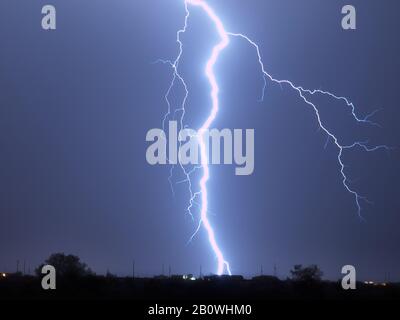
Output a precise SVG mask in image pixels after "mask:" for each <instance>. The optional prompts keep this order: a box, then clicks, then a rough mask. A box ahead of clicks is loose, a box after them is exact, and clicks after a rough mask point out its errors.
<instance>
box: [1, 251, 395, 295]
mask: <svg viewBox="0 0 400 320" xmlns="http://www.w3.org/2000/svg"><path fill="white" fill-rule="evenodd" d="M45 264H50V265H52V266H54V267H55V269H56V274H57V277H56V290H43V288H42V285H41V281H42V277H43V275H42V273H41V268H42V266H43V265H45ZM322 275H323V273H322V271H321V270H320V269H319V268H318V266H316V265H310V266H307V267H303V266H301V265H296V266H294V268H293V269H292V270H291V277H290V278H287V279H286V280H280V279H278V278H276V277H274V276H264V275H260V276H257V277H254V278H252V279H244V278H243V277H242V276H221V277H219V276H214V275H210V276H203V277H201V278H198V279H195V278H193V277H192V276H191V275H171V276H168V277H167V276H163V275H161V276H156V277H153V278H138V277H135V278H133V277H117V276H114V275H112V274H110V273H107V275H105V276H99V275H96V274H95V273H94V272H92V271H91V270H90V268H89V267H88V266H87V265H86V264H84V263H82V262H81V261H80V259H79V258H78V257H76V256H72V255H64V254H62V253H58V254H53V255H51V256H50V257H49V258H48V259H47V260H46V261H45V262H44V264H42V265H40V266H39V267H38V268H37V269H36V275H35V276H26V275H25V276H24V275H22V274H21V273H19V274H7V275H6V276H4V277H1V279H0V299H137V300H154V299H158V300H180V301H182V300H195V299H208V300H210V299H212V300H214V299H215V300H221V299H222V300H223V299H238V300H239V299H241V300H243V299H246V300H254V299H255V300H286V299H289V300H293V299H296V300H298V299H306V300H307V299H318V300H332V299H333V300H365V299H368V300H369V299H379V300H389V299H400V284H395V283H385V284H365V283H361V282H358V283H357V288H356V290H343V288H342V286H341V283H340V281H337V282H333V281H324V280H322Z"/></svg>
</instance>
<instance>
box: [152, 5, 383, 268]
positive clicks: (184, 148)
mask: <svg viewBox="0 0 400 320" xmlns="http://www.w3.org/2000/svg"><path fill="white" fill-rule="evenodd" d="M181 1H182V2H183V4H184V9H185V13H186V14H185V17H184V24H183V27H182V28H181V29H180V30H178V31H177V33H176V42H177V45H178V49H179V51H178V54H177V56H176V58H175V59H174V60H159V62H162V63H164V64H166V65H168V66H169V67H170V68H171V73H172V80H171V82H170V85H169V87H168V90H167V92H166V93H165V95H164V97H165V100H166V102H167V106H168V110H167V113H166V114H165V115H164V119H163V122H162V124H163V129H164V128H165V123H166V121H167V120H176V119H175V116H176V115H178V114H180V118H179V119H178V122H177V123H175V124H174V123H173V124H172V126H173V127H172V128H171V127H170V130H169V135H171V132H172V134H173V136H172V137H171V136H170V137H169V139H167V137H166V134H165V132H164V130H161V129H158V130H154V131H150V132H149V134H148V135H147V140H148V141H153V142H154V143H153V144H152V145H151V146H150V147H149V148H148V150H147V154H146V155H147V157H148V161H149V163H152V164H157V163H158V164H171V169H170V176H169V181H170V183H171V186H172V188H173V185H174V182H173V173H174V169H175V168H178V169H180V170H181V171H182V172H183V174H184V175H185V176H186V179H185V182H187V185H188V190H189V192H190V196H191V197H190V201H189V205H188V208H187V211H188V212H189V213H190V214H191V215H192V211H191V210H192V209H193V207H194V206H195V204H197V206H198V207H199V211H200V212H199V224H198V227H197V229H196V230H195V232H194V234H193V236H194V235H196V234H197V232H198V231H199V230H200V227H203V228H204V230H205V231H206V233H207V235H208V240H209V243H210V246H211V249H212V251H213V253H214V255H215V257H216V259H217V271H216V273H217V274H218V275H221V274H223V273H225V272H226V273H228V274H231V269H230V265H229V263H228V261H227V260H225V257H224V254H223V252H222V250H221V248H220V246H219V244H218V242H219V241H220V240H221V239H218V241H217V237H216V233H215V231H214V228H213V226H212V225H211V221H210V220H209V217H208V210H209V203H208V190H207V182H208V180H209V178H210V170H209V163H210V160H209V157H210V154H209V150H208V148H209V146H210V142H209V141H210V139H211V140H212V144H213V146H211V147H212V148H211V150H212V154H211V163H213V161H215V162H217V163H220V162H219V161H220V160H221V158H220V155H219V151H218V149H220V148H219V146H220V145H219V144H218V143H219V142H218V141H219V139H217V138H220V137H221V136H222V137H224V161H225V162H226V161H228V163H230V162H231V160H234V161H235V162H236V164H238V165H239V167H238V168H236V173H237V174H251V173H252V172H253V170H254V132H252V131H249V130H247V131H246V149H245V150H246V153H245V155H244V156H242V155H241V151H242V150H243V149H242V140H241V137H242V134H239V133H236V132H235V131H233V134H232V133H227V132H224V134H221V132H213V131H212V129H211V128H212V125H213V122H214V120H215V119H216V118H217V116H218V111H219V109H220V107H221V106H220V101H219V90H220V88H219V84H218V81H217V75H216V74H215V72H214V67H215V65H216V64H217V62H218V60H219V58H220V54H221V52H222V51H224V50H226V49H227V48H228V47H229V44H230V41H232V40H235V39H237V40H241V41H244V42H246V43H247V44H248V45H249V46H250V47H252V48H253V49H254V57H253V58H254V59H256V61H257V62H258V64H259V67H260V73H261V74H262V76H263V80H264V85H263V87H262V99H261V100H264V98H265V91H266V87H267V85H269V84H272V85H279V86H280V87H281V88H282V89H285V90H287V89H288V90H289V91H291V92H292V93H294V94H296V95H297V97H298V98H299V104H301V105H302V106H303V107H305V108H308V109H310V110H311V111H312V113H313V116H314V118H315V121H316V123H317V125H318V127H319V129H320V132H321V133H322V134H324V135H325V137H326V139H327V143H328V142H329V143H332V144H333V146H334V147H335V149H336V151H337V153H336V160H337V168H338V176H339V177H340V182H341V183H342V185H343V188H344V190H345V191H346V192H348V193H349V194H350V195H351V196H352V197H353V199H354V204H355V207H356V212H357V213H358V216H359V217H360V218H361V219H363V217H362V215H361V210H362V204H363V202H366V203H368V200H367V199H366V197H364V196H363V195H361V194H359V193H358V191H357V190H355V189H354V187H353V186H352V185H351V183H350V179H349V178H348V175H349V173H348V172H346V166H345V164H344V160H343V155H344V153H345V152H349V151H356V150H362V151H366V152H371V151H376V150H380V149H383V150H388V149H390V148H388V147H387V146H385V145H378V146H370V145H369V144H368V139H366V141H357V140H354V141H353V142H351V143H350V144H344V143H343V141H341V139H340V138H339V137H338V135H337V133H336V132H333V131H331V130H330V129H329V125H328V124H327V123H326V119H322V117H321V115H320V107H319V106H318V105H317V104H316V103H315V102H314V100H315V98H316V97H318V98H324V99H325V101H327V100H333V101H334V102H336V103H337V104H338V106H341V107H345V108H348V115H349V117H351V118H352V120H353V121H354V122H355V123H356V124H360V125H361V124H362V125H376V124H375V123H374V122H373V121H372V120H371V118H372V116H373V115H374V114H375V113H376V111H374V112H372V113H370V114H367V115H365V116H359V114H358V112H357V110H356V107H355V105H354V104H353V103H352V102H351V101H350V100H349V99H348V98H346V97H343V96H340V95H337V94H334V93H332V92H330V91H325V90H321V89H307V88H304V87H302V86H299V85H297V84H295V83H293V82H292V81H290V80H287V79H278V78H276V77H274V76H273V75H271V74H270V73H269V72H268V71H267V69H266V68H265V64H264V61H263V59H262V53H261V50H260V47H259V45H258V44H257V43H256V42H255V41H253V40H252V39H251V38H250V37H248V36H247V35H244V34H242V33H234V32H229V31H228V30H226V29H225V26H224V24H223V22H222V20H221V18H220V17H219V16H218V14H217V13H216V12H215V11H214V10H213V9H212V8H211V7H210V5H209V4H208V2H207V1H206V0H181ZM192 9H193V10H200V11H201V12H202V13H204V14H205V16H206V17H207V18H208V19H209V22H210V23H211V24H212V25H213V26H214V28H215V32H216V35H217V36H218V38H219V42H218V43H217V44H216V45H215V46H214V47H213V49H212V50H211V53H210V56H209V58H208V60H207V61H206V62H205V70H204V72H205V76H206V78H207V80H208V83H209V87H210V93H209V96H210V102H209V105H207V106H204V107H205V108H207V110H209V115H208V117H206V118H205V119H204V122H203V124H202V126H201V127H200V129H199V130H197V131H185V129H184V128H186V127H185V122H184V120H185V119H184V118H185V113H186V105H187V102H188V97H189V95H190V90H189V88H188V85H187V83H186V81H185V79H184V78H183V76H182V74H181V73H180V64H181V62H182V57H183V56H184V54H185V52H184V43H183V41H182V39H181V36H182V35H183V34H185V33H187V31H188V26H189V18H190V12H191V10H192ZM348 9H349V10H350V9H354V8H353V7H351V8H348ZM353 11H354V10H353ZM352 15H353V16H354V12H353V13H352V10H350V13H349V17H350V18H351V16H352ZM350 18H344V23H343V24H342V25H343V28H344V29H347V27H346V23H345V22H346V21H347V20H346V19H350ZM349 28H350V29H355V25H354V26H353V25H350V26H349ZM278 32H279V31H278ZM176 86H180V87H182V88H183V89H184V91H185V95H184V97H183V99H182V100H181V102H180V105H179V106H178V107H177V108H175V109H174V108H172V104H171V102H170V98H171V97H170V96H171V94H172V92H173V89H174V88H175V87H176ZM224 107H226V106H224ZM169 125H170V126H171V123H170V124H169ZM171 129H172V130H171ZM176 130H178V131H180V132H179V134H178V133H176V134H177V136H174V134H175V132H176ZM213 138H214V140H213ZM247 138H248V140H247ZM167 140H168V149H169V154H168V155H167ZM176 141H177V143H176ZM178 145H179V146H178ZM230 146H231V147H232V146H233V147H234V150H233V153H232V149H230ZM232 154H233V159H232V158H231V155H232ZM189 163H190V164H197V163H198V164H199V165H198V166H194V168H190V169H187V168H186V164H189ZM192 167H193V166H192ZM196 170H199V171H201V173H202V176H201V178H200V180H199V182H198V184H194V183H193V181H192V179H193V178H192V177H191V175H192V174H193V172H194V171H196ZM196 185H197V186H198V187H197V188H195V186H196ZM197 198H200V201H199V202H195V200H196V199H197ZM192 216H193V215H192ZM193 236H192V237H191V239H193Z"/></svg>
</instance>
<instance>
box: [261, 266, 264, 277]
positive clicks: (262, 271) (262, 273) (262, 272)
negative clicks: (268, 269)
mask: <svg viewBox="0 0 400 320" xmlns="http://www.w3.org/2000/svg"><path fill="white" fill-rule="evenodd" d="M260 275H261V276H263V275H264V270H263V265H261V270H260Z"/></svg>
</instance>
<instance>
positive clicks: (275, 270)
mask: <svg viewBox="0 0 400 320" xmlns="http://www.w3.org/2000/svg"><path fill="white" fill-rule="evenodd" d="M274 276H275V277H276V278H277V277H278V271H277V268H276V263H274Z"/></svg>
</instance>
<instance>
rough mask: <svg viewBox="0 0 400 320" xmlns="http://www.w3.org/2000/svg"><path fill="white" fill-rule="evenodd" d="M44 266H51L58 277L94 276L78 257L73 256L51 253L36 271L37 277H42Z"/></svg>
mask: <svg viewBox="0 0 400 320" xmlns="http://www.w3.org/2000/svg"><path fill="white" fill-rule="evenodd" d="M46 264H49V265H52V266H53V267H54V268H55V269H56V273H57V276H58V277H65V278H78V277H84V276H88V275H93V274H94V273H93V272H92V270H90V268H89V267H88V266H87V265H86V264H85V263H83V262H81V261H80V258H79V257H78V256H74V255H65V254H64V253H53V254H52V255H50V257H49V258H48V259H47V260H46V261H45V263H44V264H41V265H40V266H39V267H38V268H37V269H36V274H37V275H39V276H42V267H43V266H44V265H46Z"/></svg>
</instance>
